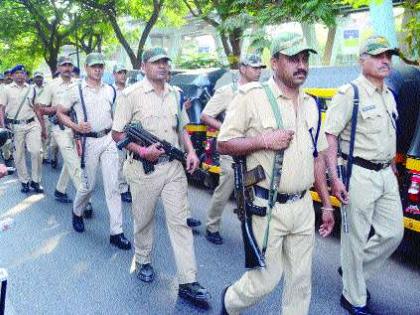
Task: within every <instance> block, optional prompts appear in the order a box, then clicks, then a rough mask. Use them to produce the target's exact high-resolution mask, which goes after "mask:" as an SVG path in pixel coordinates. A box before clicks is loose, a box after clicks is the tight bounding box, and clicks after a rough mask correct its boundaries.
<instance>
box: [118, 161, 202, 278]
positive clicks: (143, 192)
mask: <svg viewBox="0 0 420 315" xmlns="http://www.w3.org/2000/svg"><path fill="white" fill-rule="evenodd" d="M124 175H125V176H126V178H127V182H128V184H129V185H130V189H131V195H132V198H133V203H132V204H131V205H132V211H133V218H134V247H135V260H136V262H138V263H140V264H146V263H150V262H151V259H152V258H151V254H152V248H153V236H154V233H153V232H154V216H155V209H156V203H157V201H158V198H159V197H161V198H162V202H163V206H164V209H165V217H166V225H167V227H168V232H169V238H170V240H171V245H172V249H173V252H174V256H175V262H176V266H177V269H178V281H179V283H180V284H182V283H191V282H195V281H196V274H197V266H196V262H195V253H194V244H193V235H192V231H191V229H190V228H189V227H188V226H187V222H186V221H187V217H188V216H189V210H188V199H187V188H188V187H187V186H188V185H187V178H186V175H185V171H184V169H183V167H182V165H181V163H179V162H178V161H172V162H167V163H164V164H158V165H156V166H155V170H154V172H152V173H150V174H147V175H146V174H144V171H143V166H142V164H141V162H139V161H136V160H133V159H131V158H129V159H128V160H127V161H126V162H125V163H124Z"/></svg>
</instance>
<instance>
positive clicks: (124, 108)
mask: <svg viewBox="0 0 420 315" xmlns="http://www.w3.org/2000/svg"><path fill="white" fill-rule="evenodd" d="M142 61H143V63H142V70H143V71H144V73H145V78H144V79H143V81H141V82H138V83H135V84H133V85H132V86H129V87H128V88H126V89H125V90H124V91H123V93H122V95H121V96H120V97H119V98H118V101H117V107H116V111H115V120H114V125H113V127H112V129H113V137H114V140H115V141H119V140H121V139H122V138H123V137H124V133H123V130H124V126H125V125H126V124H128V123H130V122H132V121H136V122H140V123H141V124H142V126H143V128H145V129H146V130H148V131H149V132H151V133H153V134H154V135H156V136H157V137H159V138H162V139H164V140H166V141H168V142H169V143H171V144H172V145H174V146H176V147H180V140H182V142H183V145H184V147H185V149H186V151H187V153H188V157H187V171H189V172H192V171H193V170H195V169H196V168H197V166H198V163H199V160H198V158H197V155H196V154H195V151H194V149H193V147H192V144H191V140H190V138H189V136H188V134H187V132H186V131H185V130H184V126H185V125H186V123H188V116H187V114H186V111H185V109H184V110H182V112H181V109H180V106H179V95H178V93H177V92H176V90H175V89H174V88H173V87H172V86H170V85H169V84H168V83H166V82H165V81H166V78H167V75H168V71H169V61H170V59H169V57H168V56H167V54H166V52H165V50H164V49H162V48H152V49H149V50H146V51H145V52H144V54H143V57H142ZM127 149H128V150H129V151H131V154H130V156H129V158H128V159H127V161H126V162H125V164H124V174H125V176H126V178H127V182H128V183H129V185H130V187H131V192H132V196H133V203H132V211H133V217H134V245H135V257H134V260H135V262H136V271H137V277H138V278H139V279H140V280H141V281H144V282H151V281H153V278H154V271H153V267H152V265H151V261H152V248H153V236H154V229H153V225H154V213H155V207H156V203H157V200H158V198H159V197H161V198H162V202H163V205H164V207H165V213H166V221H167V225H168V232H169V236H170V240H171V244H172V248H173V251H174V255H175V262H176V265H177V269H178V281H179V291H178V295H179V296H180V297H182V298H185V299H187V300H190V301H192V302H193V303H196V304H198V305H199V306H201V305H206V304H207V302H208V299H209V293H208V291H207V290H206V289H205V288H203V287H202V286H201V285H200V284H199V283H198V282H197V279H196V277H197V265H196V261H195V254H194V246H193V235H192V231H191V229H190V228H189V227H188V225H187V223H186V219H187V217H188V215H189V210H188V199H187V188H188V185H187V178H186V175H185V171H184V169H183V167H182V164H181V163H180V162H179V161H177V160H169V158H168V156H167V155H165V154H164V151H163V150H162V149H160V148H159V145H158V144H154V145H151V146H149V147H143V146H140V145H138V144H135V143H131V144H129V145H128V146H127ZM139 157H141V158H142V159H146V160H148V161H150V162H155V163H156V165H155V170H154V171H153V172H152V173H150V174H145V172H144V170H143V167H142V164H141V162H140V161H139Z"/></svg>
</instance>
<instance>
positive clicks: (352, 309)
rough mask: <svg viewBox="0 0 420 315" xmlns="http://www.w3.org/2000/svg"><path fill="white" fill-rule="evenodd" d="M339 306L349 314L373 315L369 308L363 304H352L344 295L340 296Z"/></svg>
mask: <svg viewBox="0 0 420 315" xmlns="http://www.w3.org/2000/svg"><path fill="white" fill-rule="evenodd" d="M340 304H341V306H342V307H343V308H344V309H346V310H347V311H348V312H349V313H350V314H351V315H373V313H372V312H371V311H370V310H369V308H368V307H367V306H366V305H365V306H354V305H352V304H351V303H350V302H349V301H347V299H346V298H345V297H344V295H342V296H341V298H340Z"/></svg>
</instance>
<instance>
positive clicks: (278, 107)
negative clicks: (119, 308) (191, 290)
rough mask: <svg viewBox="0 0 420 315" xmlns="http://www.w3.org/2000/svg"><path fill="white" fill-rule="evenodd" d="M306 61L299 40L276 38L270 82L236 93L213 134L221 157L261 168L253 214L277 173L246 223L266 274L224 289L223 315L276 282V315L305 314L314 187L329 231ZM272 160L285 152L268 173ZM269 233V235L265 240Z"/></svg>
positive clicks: (321, 145)
mask: <svg viewBox="0 0 420 315" xmlns="http://www.w3.org/2000/svg"><path fill="white" fill-rule="evenodd" d="M310 53H315V50H313V49H312V48H310V47H309V46H307V44H306V43H305V40H304V38H303V37H302V36H301V35H299V34H296V33H288V32H284V33H282V34H281V35H280V36H279V37H277V38H275V39H274V40H273V42H272V47H271V56H272V57H271V67H272V69H273V73H274V75H273V77H272V78H271V79H270V80H269V81H268V82H267V83H264V84H260V83H258V82H254V83H249V84H246V85H244V86H243V87H242V88H240V90H239V93H238V95H237V96H236V97H235V98H234V100H233V101H232V103H231V104H230V105H229V107H228V110H227V115H226V119H225V121H224V122H223V124H222V127H221V129H220V133H219V136H218V150H219V152H220V153H221V154H229V155H238V156H241V155H246V156H247V159H246V162H247V167H248V168H249V169H253V168H255V167H256V166H257V165H261V166H262V167H263V169H264V171H265V174H266V179H265V180H263V181H261V182H260V183H258V186H254V195H255V201H254V202H255V204H256V205H257V206H263V207H267V198H268V195H271V194H270V193H269V190H272V189H273V187H275V186H274V185H272V184H270V180H271V178H272V176H273V173H276V172H275V170H277V169H278V166H280V167H281V168H280V169H282V170H281V177H280V184H279V186H278V194H277V200H276V201H277V202H275V203H274V207H273V209H272V212H271V213H272V215H271V216H269V215H268V214H267V215H266V216H252V227H253V231H254V235H255V238H256V241H257V243H258V246H259V248H260V249H262V248H263V245H265V246H264V247H265V248H266V253H265V261H266V267H265V268H262V269H252V270H249V271H247V272H246V273H245V274H244V275H243V276H242V278H241V279H239V280H238V281H237V282H236V283H234V284H233V285H231V286H230V287H228V288H227V289H225V291H224V294H223V295H222V297H223V299H222V301H223V311H224V312H225V313H226V312H227V313H228V314H239V313H240V312H241V311H243V310H244V309H245V308H247V307H249V306H251V305H253V304H255V303H257V302H258V301H259V300H260V299H261V298H262V297H264V296H265V295H266V294H268V293H270V292H271V291H272V290H273V289H274V288H275V286H276V285H277V283H278V282H279V281H280V279H281V278H282V276H283V274H284V288H283V298H282V314H283V315H289V314H307V313H308V309H309V303H310V297H311V264H312V250H313V247H314V219H315V215H314V209H313V204H312V199H311V195H310V194H309V192H308V190H309V189H310V188H311V186H312V184H313V183H314V179H315V185H316V187H317V188H318V191H319V193H320V195H321V197H322V200H323V204H324V206H323V215H322V219H323V224H322V225H321V228H320V233H321V235H322V236H327V235H328V234H330V233H331V231H332V228H333V226H334V217H333V213H332V211H331V210H332V208H331V205H330V202H329V198H328V189H327V184H326V180H325V161H324V157H323V153H322V152H321V151H322V150H325V149H327V141H326V138H325V134H323V133H322V132H318V136H317V132H316V130H318V124H319V122H320V115H319V114H318V109H317V106H316V103H315V101H314V100H313V98H311V97H310V96H308V95H306V94H305V93H304V92H303V91H302V89H301V88H300V86H301V85H302V84H303V83H304V82H305V79H306V76H307V73H308V61H309V54H310ZM277 121H278V122H277ZM316 138H318V140H317V141H316ZM279 152H284V154H283V162H282V164H281V165H280V164H279V165H277V166H276V167H275V168H273V160H274V156H275V153H276V154H279ZM302 170H304V171H302ZM314 174H315V176H314ZM267 211H269V209H268V210H267ZM269 218H271V220H270V219H269ZM268 225H269V235H268V238H267V239H266V240H264V239H265V232H266V229H267V226H268ZM266 241H267V243H266Z"/></svg>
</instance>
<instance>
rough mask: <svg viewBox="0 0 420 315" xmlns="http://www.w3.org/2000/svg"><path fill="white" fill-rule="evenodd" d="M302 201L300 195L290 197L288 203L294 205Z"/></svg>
mask: <svg viewBox="0 0 420 315" xmlns="http://www.w3.org/2000/svg"><path fill="white" fill-rule="evenodd" d="M299 199H300V195H299V194H293V195H289V197H288V198H287V201H286V203H293V202H296V201H298V200H299Z"/></svg>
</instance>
